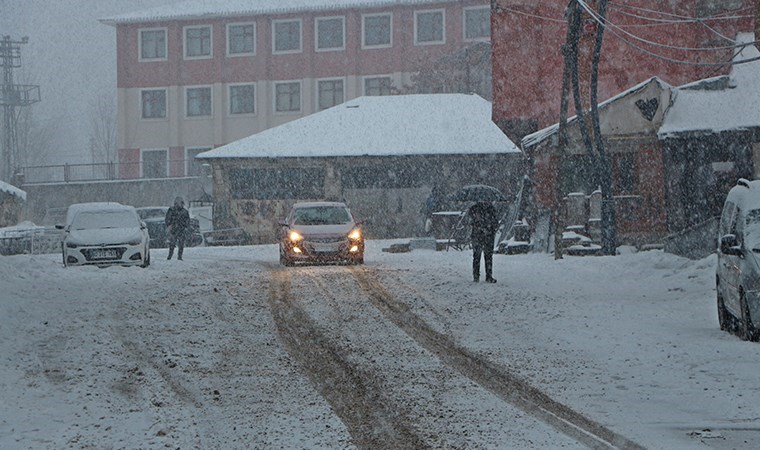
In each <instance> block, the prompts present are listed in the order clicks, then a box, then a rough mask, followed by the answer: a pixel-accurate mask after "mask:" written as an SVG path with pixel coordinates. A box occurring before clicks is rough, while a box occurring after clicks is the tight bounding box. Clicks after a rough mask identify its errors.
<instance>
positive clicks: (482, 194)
mask: <svg viewBox="0 0 760 450" xmlns="http://www.w3.org/2000/svg"><path fill="white" fill-rule="evenodd" d="M452 200H454V201H455V202H506V201H507V197H505V196H504V194H502V193H501V191H499V190H498V189H496V188H495V187H493V186H486V185H485V184H470V185H468V186H464V187H462V188H461V189H459V190H458V191H457V192H456V193H455V194H454V196H453V197H452Z"/></svg>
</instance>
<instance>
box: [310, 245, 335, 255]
mask: <svg viewBox="0 0 760 450" xmlns="http://www.w3.org/2000/svg"><path fill="white" fill-rule="evenodd" d="M314 251H315V252H317V253H331V252H334V251H336V246H335V244H314Z"/></svg>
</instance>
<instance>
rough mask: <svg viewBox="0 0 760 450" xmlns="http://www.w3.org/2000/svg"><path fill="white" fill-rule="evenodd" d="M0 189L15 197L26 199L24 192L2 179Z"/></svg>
mask: <svg viewBox="0 0 760 450" xmlns="http://www.w3.org/2000/svg"><path fill="white" fill-rule="evenodd" d="M0 191H2V192H7V193H9V194H11V195H15V196H16V197H19V198H20V199H21V200H23V201H26V192H24V191H22V190H21V189H19V188H17V187H16V186H12V185H10V184H8V183H6V182H4V181H0Z"/></svg>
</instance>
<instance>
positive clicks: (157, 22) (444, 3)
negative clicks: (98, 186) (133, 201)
mask: <svg viewBox="0 0 760 450" xmlns="http://www.w3.org/2000/svg"><path fill="white" fill-rule="evenodd" d="M102 22H103V23H105V24H108V25H112V26H114V27H115V28H116V36H117V39H116V42H117V66H118V67H117V69H118V81H117V84H118V86H117V87H118V121H119V127H118V128H119V133H118V135H119V142H118V161H119V167H120V173H119V176H120V177H122V178H135V177H142V178H160V177H167V176H170V177H177V176H194V175H197V174H199V173H200V167H199V166H198V163H196V162H194V161H193V158H194V156H195V155H196V154H198V153H200V152H203V151H206V150H208V149H210V148H214V147H218V146H220V145H224V144H227V143H229V142H233V141H236V140H238V139H241V138H243V137H246V136H249V135H251V134H254V133H257V132H260V131H262V130H265V129H268V128H271V127H274V126H277V125H281V124H283V123H286V122H289V121H291V120H294V119H297V118H300V117H303V116H306V115H308V114H311V113H314V112H317V111H320V110H323V109H326V108H329V107H331V106H334V105H336V104H340V103H343V102H344V101H347V100H350V99H353V98H356V97H360V96H363V95H390V94H394V93H402V92H411V91H414V84H415V82H416V80H415V78H414V75H415V74H416V73H417V72H419V71H420V70H422V69H425V68H429V67H431V66H433V65H435V64H437V63H438V62H440V61H441V60H445V58H446V57H448V56H450V55H455V54H457V53H458V52H462V51H466V50H465V49H467V48H469V47H471V46H474V45H476V44H479V43H481V42H488V41H489V40H490V2H489V1H488V0H455V1H452V0H308V1H307V0H261V1H256V2H251V1H244V0H227V1H205V2H199V1H191V2H187V3H185V4H180V5H170V6H165V7H160V8H154V9H151V10H146V11H141V12H137V13H133V14H125V15H120V16H115V17H110V18H106V19H102ZM481 45H482V44H481ZM357 132H360V130H357Z"/></svg>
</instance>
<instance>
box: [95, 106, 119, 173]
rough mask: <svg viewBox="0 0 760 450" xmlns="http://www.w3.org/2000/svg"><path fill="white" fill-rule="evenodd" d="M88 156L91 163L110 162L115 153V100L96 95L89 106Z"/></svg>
mask: <svg viewBox="0 0 760 450" xmlns="http://www.w3.org/2000/svg"><path fill="white" fill-rule="evenodd" d="M90 110H91V116H90V117H91V118H90V156H91V157H92V163H93V164H99V163H107V162H112V161H113V159H114V155H115V154H116V131H117V127H116V101H115V99H114V98H113V96H112V95H105V94H103V95H100V96H98V97H97V98H96V99H95V100H94V101H93V102H92V104H91V106H90Z"/></svg>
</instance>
